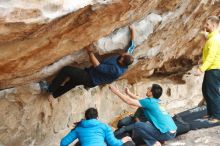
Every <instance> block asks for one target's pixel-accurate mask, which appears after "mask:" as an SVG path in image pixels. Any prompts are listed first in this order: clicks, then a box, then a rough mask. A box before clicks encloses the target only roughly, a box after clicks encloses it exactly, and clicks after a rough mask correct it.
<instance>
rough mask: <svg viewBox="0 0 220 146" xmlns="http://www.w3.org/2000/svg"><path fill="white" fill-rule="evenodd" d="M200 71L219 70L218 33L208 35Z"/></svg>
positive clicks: (219, 38) (219, 34)
mask: <svg viewBox="0 0 220 146" xmlns="http://www.w3.org/2000/svg"><path fill="white" fill-rule="evenodd" d="M202 62H203V64H202V65H201V66H200V69H201V70H202V71H207V70H211V69H220V33H219V31H213V32H211V33H209V35H208V40H207V41H206V43H205V47H204V48H203V54H202Z"/></svg>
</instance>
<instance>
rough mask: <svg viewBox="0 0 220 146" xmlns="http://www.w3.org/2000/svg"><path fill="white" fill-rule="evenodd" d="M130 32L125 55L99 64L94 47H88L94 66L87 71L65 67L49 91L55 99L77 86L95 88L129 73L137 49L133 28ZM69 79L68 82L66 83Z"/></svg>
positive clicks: (42, 83) (110, 58) (42, 86)
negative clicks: (133, 53) (133, 54)
mask: <svg viewBox="0 0 220 146" xmlns="http://www.w3.org/2000/svg"><path fill="white" fill-rule="evenodd" d="M130 30H131V39H132V40H131V42H130V46H129V47H128V48H127V49H126V52H125V53H122V54H120V55H115V56H111V57H108V58H106V59H104V60H103V61H101V62H99V60H98V59H97V58H96V57H95V55H94V53H93V51H92V47H91V46H87V47H86V48H85V49H86V50H87V52H88V55H89V59H90V62H91V63H92V66H91V67H89V68H86V69H80V68H77V67H72V66H65V67H64V68H62V69H61V71H60V72H59V73H58V75H57V76H56V77H55V78H54V79H53V81H52V83H51V84H50V85H49V88H48V89H47V91H49V92H50V93H52V95H53V97H54V98H57V97H59V96H61V95H62V94H64V93H66V92H68V91H69V90H71V89H72V88H74V87H75V86H77V85H84V86H86V87H94V86H97V85H103V84H108V83H111V82H113V81H115V80H116V79H118V78H119V77H120V76H121V75H123V74H124V73H125V72H126V71H127V69H128V66H129V65H130V64H132V63H133V61H134V58H133V57H132V56H131V53H132V52H133V50H134V47H135V45H134V41H133V39H134V29H133V27H130ZM67 79H68V81H66V80H67ZM65 81H66V82H65ZM40 87H41V89H42V88H44V87H45V85H44V82H40ZM46 88H47V86H46Z"/></svg>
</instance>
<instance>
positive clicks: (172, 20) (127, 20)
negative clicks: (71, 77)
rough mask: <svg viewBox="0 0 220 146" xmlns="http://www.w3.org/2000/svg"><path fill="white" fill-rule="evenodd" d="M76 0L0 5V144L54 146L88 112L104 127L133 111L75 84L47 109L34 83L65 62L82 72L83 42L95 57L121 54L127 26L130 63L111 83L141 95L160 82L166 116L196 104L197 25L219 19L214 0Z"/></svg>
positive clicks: (210, 140)
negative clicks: (92, 109)
mask: <svg viewBox="0 0 220 146" xmlns="http://www.w3.org/2000/svg"><path fill="white" fill-rule="evenodd" d="M83 1H84V2H85V3H83V4H80V3H79V4H80V6H78V8H82V9H79V10H77V8H75V7H74V8H73V7H72V3H71V2H70V1H69V2H68V1H67V0H63V1H59V0H56V1H53V2H52V1H51V0H49V1H48V3H45V2H44V1H42V0H39V1H35V0H19V1H14V0H10V1H1V2H0V12H1V16H0V89H2V90H1V91H0V110H1V113H0V117H1V120H0V146H1V145H4V146H14V145H16V146H35V145H36V146H50V145H51V146H58V145H59V140H60V138H61V137H62V136H64V135H65V134H66V133H67V132H68V131H69V130H70V127H72V123H73V122H76V121H78V120H80V119H81V118H82V117H83V112H84V110H85V109H86V108H88V107H91V106H95V107H97V108H98V110H99V111H100V116H99V117H100V119H101V120H103V121H104V122H109V121H110V120H111V119H112V118H113V117H115V116H116V115H118V114H120V113H121V112H123V111H124V110H128V111H134V109H132V108H131V107H129V106H127V105H125V104H124V103H122V102H121V100H119V99H118V98H117V97H115V96H113V95H112V94H111V93H109V89H108V86H103V87H95V88H92V89H89V90H86V89H84V88H83V87H81V86H80V87H77V88H75V89H72V90H71V91H70V92H68V93H66V94H65V95H63V96H62V97H61V98H59V99H57V100H55V101H54V102H53V104H52V105H50V104H49V102H48V100H47V98H48V96H49V95H47V94H43V93H40V90H39V86H38V84H37V83H36V82H38V81H39V80H41V79H44V78H49V77H51V76H53V75H54V74H55V73H56V72H57V71H58V70H59V69H60V68H61V67H63V66H65V65H67V64H71V63H72V62H73V63H74V65H76V66H80V67H84V66H88V65H89V64H88V58H87V56H86V53H85V52H84V50H82V48H83V47H85V46H87V45H88V44H91V43H94V44H95V46H96V49H97V50H96V51H97V53H99V54H101V55H102V54H106V53H110V52H117V51H118V50H121V49H124V48H125V47H126V45H127V43H128V41H129V39H130V38H129V31H128V28H127V26H128V25H130V24H131V23H133V25H134V27H135V30H136V38H135V43H136V44H137V48H136V49H135V52H134V56H135V58H136V60H135V64H134V65H133V66H132V67H131V68H130V70H129V71H128V72H127V73H126V74H125V75H124V76H123V77H122V78H121V79H124V80H122V81H118V82H116V84H118V86H119V87H120V88H123V87H125V86H129V87H130V88H131V90H133V91H134V92H135V93H137V94H140V95H141V96H144V94H145V90H146V88H147V87H148V86H149V85H151V84H152V83H155V82H157V83H160V84H161V85H162V86H163V88H164V94H163V98H162V100H163V106H164V107H165V108H166V109H167V110H168V111H169V112H170V113H171V114H175V113H178V112H180V111H183V110H185V109H188V108H191V107H194V106H195V105H197V104H198V102H199V100H200V99H201V98H202V95H201V90H200V89H201V82H202V77H195V76H194V75H193V72H194V68H193V66H194V65H196V64H197V62H198V60H199V57H200V55H201V48H202V46H203V43H204V41H205V38H204V37H203V36H202V35H199V32H200V30H201V27H202V24H203V21H204V20H205V18H206V17H207V16H209V15H219V14H220V1H219V0H194V1H192V0H172V1H171V0H115V1H110V0H109V1H105V2H104V1H102V0H94V1H92V0H83ZM16 2H17V3H16ZM27 3H30V5H27ZM96 3H102V4H96ZM87 4H93V5H89V6H86V5H87ZM94 4H95V5H94ZM27 6H28V8H27ZM85 6H86V7H85ZM6 10H7V11H6ZM73 11H74V12H73ZM3 12H4V13H3ZM64 14H65V15H64ZM57 16H59V17H57ZM191 68H193V69H192V70H190V69H191ZM183 75H184V76H183ZM113 84H115V83H113ZM9 87H13V88H9ZM5 88H9V89H5ZM2 119H3V120H2ZM200 133H202V134H203V136H200V135H198V134H200ZM219 138H220V137H219V127H216V128H212V129H205V130H199V131H192V132H190V133H189V134H186V135H184V136H181V137H180V138H178V139H176V140H174V141H171V142H169V143H167V145H172V146H173V145H187V146H188V145H198V146H199V145H218V143H216V141H217V140H218V139H219Z"/></svg>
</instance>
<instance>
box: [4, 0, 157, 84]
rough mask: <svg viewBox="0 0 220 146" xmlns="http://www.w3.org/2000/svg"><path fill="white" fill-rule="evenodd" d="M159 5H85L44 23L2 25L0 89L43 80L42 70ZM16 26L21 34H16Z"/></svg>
mask: <svg viewBox="0 0 220 146" xmlns="http://www.w3.org/2000/svg"><path fill="white" fill-rule="evenodd" d="M158 2H159V1H157V0H155V1H148V0H147V1H146V0H138V1H137V0H129V1H118V2H117V3H112V4H109V5H107V6H105V5H104V6H102V5H97V6H93V7H92V6H87V7H85V8H83V9H80V10H78V11H76V12H74V13H70V14H67V15H65V16H63V17H61V18H57V19H55V20H53V21H51V22H49V23H47V24H24V23H18V24H16V23H13V24H12V25H10V23H9V24H3V26H2V27H1V28H2V29H3V31H4V32H5V33H3V34H2V35H1V36H0V50H1V55H0V62H1V63H0V70H1V74H0V88H3V87H9V86H13V85H16V84H19V83H24V82H30V81H33V80H35V81H37V80H39V79H41V78H44V77H45V76H43V75H41V74H40V73H38V72H39V71H40V70H41V69H42V68H43V67H45V66H47V65H49V64H52V63H54V62H55V61H57V60H59V59H60V58H62V57H64V56H66V55H68V54H70V53H73V52H74V51H77V50H80V49H82V48H83V47H85V46H87V45H89V44H90V43H92V42H94V41H96V40H98V39H99V38H101V37H102V36H105V35H107V34H109V33H110V32H111V31H112V30H114V29H115V28H118V27H121V26H123V25H126V24H128V23H129V22H131V21H132V20H135V19H140V18H142V17H143V16H144V15H146V14H148V13H149V12H150V11H152V9H153V8H154V7H156V6H157V4H158ZM19 27H21V28H23V31H19ZM15 54H16V55H15Z"/></svg>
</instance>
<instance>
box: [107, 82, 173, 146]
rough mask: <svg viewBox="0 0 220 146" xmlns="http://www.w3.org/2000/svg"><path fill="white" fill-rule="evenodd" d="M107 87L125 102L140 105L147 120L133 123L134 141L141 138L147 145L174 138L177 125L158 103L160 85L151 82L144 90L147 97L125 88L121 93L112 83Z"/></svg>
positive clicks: (155, 144) (157, 145)
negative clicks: (141, 96)
mask: <svg viewBox="0 0 220 146" xmlns="http://www.w3.org/2000/svg"><path fill="white" fill-rule="evenodd" d="M109 88H110V90H111V91H112V92H113V93H114V94H115V95H117V96H118V97H119V98H121V99H122V100H123V101H124V102H125V103H127V104H129V105H132V106H136V107H142V108H143V110H144V115H145V117H147V119H148V120H149V122H136V123H135V125H134V136H133V138H134V139H133V140H134V141H135V142H139V139H140V138H141V139H143V141H144V143H145V144H146V145H148V146H161V143H160V142H159V141H167V140H171V139H173V138H175V136H176V130H177V127H176V125H175V123H174V121H173V119H172V118H171V116H170V115H169V114H168V113H167V112H166V111H165V110H164V109H162V108H161V107H160V104H159V102H160V100H159V98H160V96H161V95H162V92H163V89H162V87H161V86H160V85H158V84H153V85H152V86H151V87H150V88H148V89H147V92H146V96H147V97H145V98H143V99H141V98H140V97H138V96H136V95H134V94H133V93H131V92H130V91H129V90H125V91H126V94H123V93H122V92H121V91H120V90H119V89H118V88H116V87H114V86H112V85H110V86H109ZM137 139H138V140H137Z"/></svg>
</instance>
